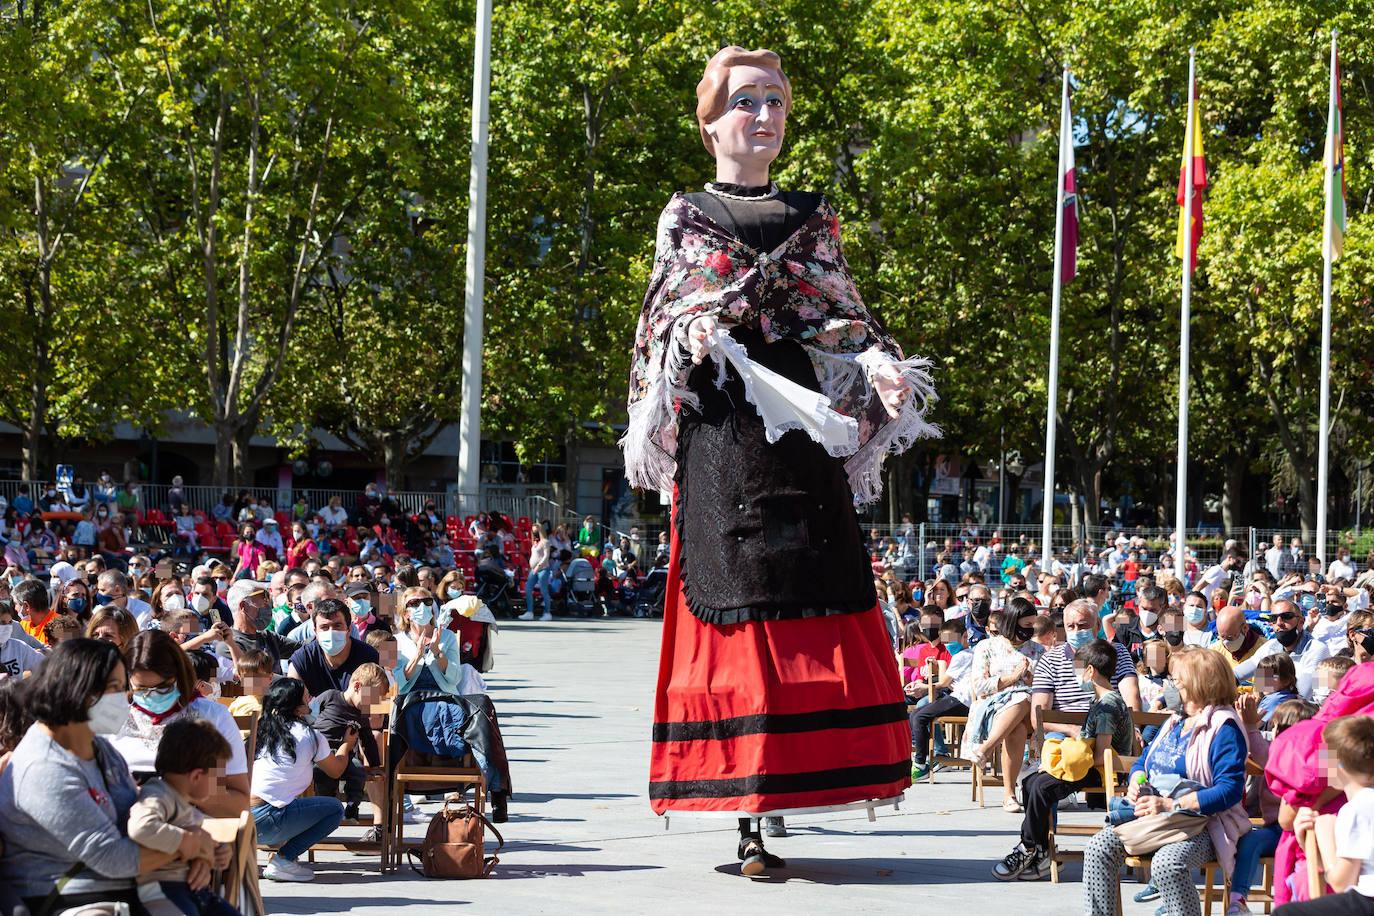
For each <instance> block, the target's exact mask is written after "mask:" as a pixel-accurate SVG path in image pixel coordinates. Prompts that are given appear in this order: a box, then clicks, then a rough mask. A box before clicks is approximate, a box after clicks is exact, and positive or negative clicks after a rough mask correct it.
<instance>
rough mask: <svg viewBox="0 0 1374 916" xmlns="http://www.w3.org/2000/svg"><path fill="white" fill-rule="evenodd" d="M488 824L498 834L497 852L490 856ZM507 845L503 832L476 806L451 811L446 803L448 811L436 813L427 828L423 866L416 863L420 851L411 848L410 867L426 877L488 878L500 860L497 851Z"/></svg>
mask: <svg viewBox="0 0 1374 916" xmlns="http://www.w3.org/2000/svg"><path fill="white" fill-rule="evenodd" d="M484 827H485V828H489V829H490V830H491V832H492V833H494V834H496V842H497V846H496V852H495V853H492V854H491V855H490V856H484V855H483V846H482V841H483V828H484ZM505 845H506V841H505V839H504V838H503V837H502V836H501V831H499V830H497V829H496V828H495V827H494V826H493V825H492V823H491V821H489V820H487V819H486V818H485V817H483V816H482V815H481V813H480V812H479V811H477V809H476V808H474V807H472V805H468V804H465V805H463V807H461V808H459V809H457V810H450V809H449V806H448V803H447V802H446V803H445V804H444V810H442V811H440V812H439V813H438V814H436V815H434V817H433V818H432V819H431V820H430V822H429V828H428V829H427V830H426V831H425V839H424V842H423V843H421V844H420V850H419V855H418V858H419V862H420V864H419V865H416V864H415V860H416V858H417V855H416V851H415V850H414V849H411V850H409V855H410V859H411V862H410V866H411V868H414V869H415V870H416V871H418V872H419V873H420V874H422V875H424V876H425V877H426V878H485V877H486V876H487V875H489V874H491V870H492V869H493V868H495V867H496V863H497V862H498V861H500V860H499V859H498V858H497V856H496V853H499V852H500V851H501V849H502V847H504V846H505Z"/></svg>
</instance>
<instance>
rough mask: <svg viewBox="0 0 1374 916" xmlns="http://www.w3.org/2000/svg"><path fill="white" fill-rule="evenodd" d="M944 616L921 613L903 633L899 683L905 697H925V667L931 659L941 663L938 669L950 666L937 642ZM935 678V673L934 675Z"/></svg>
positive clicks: (942, 646) (928, 612)
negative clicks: (904, 688) (900, 678)
mask: <svg viewBox="0 0 1374 916" xmlns="http://www.w3.org/2000/svg"><path fill="white" fill-rule="evenodd" d="M943 623H944V615H942V614H940V613H938V612H936V611H923V612H922V613H921V617H920V619H919V620H916V621H912V622H911V623H908V624H907V625H906V627H905V629H904V630H903V633H902V658H903V659H906V661H904V662H903V663H902V681H903V683H904V684H905V685H906V687H907V693H908V695H916V694H919V695H922V696H924V695H925V692H926V666H927V663H928V662H929V661H930V660H931V659H932V658H933V659H935V660H936V661H938V662H939V663H940V665H939V670H941V671H942V670H944V669H943V666H944V665H948V664H949V660H950V655H949V650H948V649H946V648H945V647H944V645H943V644H941V642H940V627H941V625H942V624H943ZM937 677H938V672H937Z"/></svg>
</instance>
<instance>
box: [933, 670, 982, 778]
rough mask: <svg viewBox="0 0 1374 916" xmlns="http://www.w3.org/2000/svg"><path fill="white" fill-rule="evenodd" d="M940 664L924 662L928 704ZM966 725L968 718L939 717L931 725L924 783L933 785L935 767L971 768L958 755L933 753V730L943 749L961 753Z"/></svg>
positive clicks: (966, 760) (938, 674)
mask: <svg viewBox="0 0 1374 916" xmlns="http://www.w3.org/2000/svg"><path fill="white" fill-rule="evenodd" d="M939 665H940V662H939V660H938V659H934V658H932V659H927V661H926V696H928V697H929V698H930V702H932V703H934V702H935V693H936V691H935V682H936V681H938V680H939V679H940V671H941V669H940V667H939ZM967 725H968V716H940V717H939V718H938V719H936V720H935V721H934V722H932V723H931V726H932V727H931V730H930V747H928V748H927V749H926V750H927V751H928V753H927V754H926V760H928V761H930V771H929V772H928V773H927V774H926V782H927V783H928V784H929V785H934V784H935V765H936V764H937V763H938V764H941V765H942V766H958V767H972V766H973V763H972V761H970V760H968V759H966V758H964V757H960V756H959V755H958V754H936V753H935V729H937V728H938V729H940V730H941V731H942V737H943V738H944V740H945V748H946V750H948V748H949V746H950V745H953V746H954V747H956V748H959V751H960V753H962V751H963V744H964V729H965V727H967ZM975 769H976V767H975Z"/></svg>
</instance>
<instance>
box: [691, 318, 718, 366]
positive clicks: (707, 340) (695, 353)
mask: <svg viewBox="0 0 1374 916" xmlns="http://www.w3.org/2000/svg"><path fill="white" fill-rule="evenodd" d="M718 328H719V325H717V324H716V319H715V318H714V317H713V316H711V315H698V316H697V317H696V318H693V319H692V323H691V324H689V325H687V350H688V352H689V353H691V354H692V362H693V364H695V365H698V366H700V365H701V361H702V359H704V358H705V356H706V354H707V352H708V351H709V350H710V349H711V341H712V340H713V339H714V338H715V336H716V331H717V329H718Z"/></svg>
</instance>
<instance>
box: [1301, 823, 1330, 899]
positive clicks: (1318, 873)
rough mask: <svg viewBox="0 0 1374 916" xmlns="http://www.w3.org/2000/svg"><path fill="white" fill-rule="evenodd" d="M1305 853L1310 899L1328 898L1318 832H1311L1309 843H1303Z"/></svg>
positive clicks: (1308, 836) (1308, 837) (1308, 835)
mask: <svg viewBox="0 0 1374 916" xmlns="http://www.w3.org/2000/svg"><path fill="white" fill-rule="evenodd" d="M1302 849H1303V852H1304V853H1305V854H1306V855H1307V866H1306V867H1307V896H1308V898H1309V899H1312V900H1316V899H1317V898H1318V897H1324V896H1326V879H1325V878H1323V877H1322V875H1323V874H1325V871H1324V869H1323V868H1322V853H1321V849H1319V848H1318V847H1317V832H1316V831H1315V830H1309V831H1308V833H1307V841H1306V842H1304V843H1303V846H1302Z"/></svg>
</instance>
